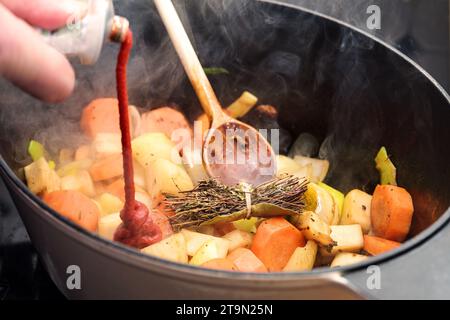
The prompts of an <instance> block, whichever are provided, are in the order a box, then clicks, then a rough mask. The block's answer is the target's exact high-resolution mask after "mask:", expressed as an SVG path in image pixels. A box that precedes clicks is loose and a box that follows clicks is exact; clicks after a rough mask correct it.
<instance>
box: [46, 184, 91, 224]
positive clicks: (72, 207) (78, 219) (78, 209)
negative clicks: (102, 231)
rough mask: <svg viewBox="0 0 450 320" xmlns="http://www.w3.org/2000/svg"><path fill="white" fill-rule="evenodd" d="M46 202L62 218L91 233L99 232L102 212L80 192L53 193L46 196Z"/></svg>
mask: <svg viewBox="0 0 450 320" xmlns="http://www.w3.org/2000/svg"><path fill="white" fill-rule="evenodd" d="M43 200H44V202H45V203H47V204H48V206H49V207H51V208H52V209H54V210H56V211H57V212H59V213H60V214H61V215H62V216H64V217H66V218H67V219H69V220H71V221H73V222H75V223H76V224H78V225H80V226H81V227H83V228H85V229H87V230H89V231H97V227H98V219H99V216H100V210H99V208H98V207H97V205H96V204H95V203H94V202H93V201H92V200H91V199H89V198H88V197H87V196H85V195H84V194H82V193H81V192H79V191H73V190H66V191H53V192H50V193H47V194H45V195H44V198H43Z"/></svg>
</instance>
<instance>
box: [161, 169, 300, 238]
mask: <svg viewBox="0 0 450 320" xmlns="http://www.w3.org/2000/svg"><path fill="white" fill-rule="evenodd" d="M307 183H308V182H307V180H306V179H299V178H298V177H294V176H289V175H285V176H282V177H278V178H275V179H273V180H271V181H268V182H266V183H263V184H261V185H259V186H257V187H255V188H251V189H250V190H248V189H246V188H243V186H242V185H237V186H234V187H229V186H226V185H223V184H221V183H219V182H218V181H217V180H214V179H211V180H204V181H201V182H200V183H199V185H198V186H197V187H196V188H195V189H194V190H191V191H186V192H182V193H180V194H178V195H170V194H166V195H165V196H166V201H165V204H166V205H167V208H168V210H169V211H171V210H173V211H174V212H175V214H174V215H173V216H172V217H171V218H170V222H171V224H172V226H173V227H174V228H175V229H176V230H178V229H181V228H186V227H195V226H201V225H211V224H215V223H224V222H233V221H237V220H240V219H244V218H250V217H260V218H261V217H262V218H267V217H275V216H295V215H299V214H300V213H301V212H302V211H303V208H304V198H303V195H304V193H305V191H306V189H307ZM248 195H249V196H250V204H249V203H248V202H247V201H246V198H248ZM247 200H248V199H247Z"/></svg>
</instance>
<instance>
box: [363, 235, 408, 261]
mask: <svg viewBox="0 0 450 320" xmlns="http://www.w3.org/2000/svg"><path fill="white" fill-rule="evenodd" d="M400 245H401V243H400V242H396V241H391V240H386V239H383V238H379V237H374V236H368V235H364V248H363V249H364V251H366V252H367V253H369V254H370V255H372V256H376V255H378V254H382V253H384V252H387V251H390V250H393V249H395V248H397V247H399V246H400Z"/></svg>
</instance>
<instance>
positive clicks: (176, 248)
mask: <svg viewBox="0 0 450 320" xmlns="http://www.w3.org/2000/svg"><path fill="white" fill-rule="evenodd" d="M141 252H143V253H146V254H148V255H152V256H155V257H158V258H162V259H167V260H170V261H174V262H180V263H187V262H188V255H187V250H186V240H185V239H184V236H183V235H182V234H181V233H176V234H174V235H171V236H170V237H168V238H165V239H163V240H161V241H160V242H157V243H155V244H152V245H150V246H148V247H146V248H144V249H141Z"/></svg>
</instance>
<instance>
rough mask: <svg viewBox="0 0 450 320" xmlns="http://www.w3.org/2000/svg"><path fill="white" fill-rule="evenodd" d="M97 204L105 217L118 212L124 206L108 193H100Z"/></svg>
mask: <svg viewBox="0 0 450 320" xmlns="http://www.w3.org/2000/svg"><path fill="white" fill-rule="evenodd" d="M97 202H98V203H99V204H100V207H101V212H102V213H103V214H105V215H108V214H111V213H114V212H120V211H121V210H122V209H123V206H124V203H123V202H122V200H120V199H119V198H118V197H116V196H115V195H112V194H111V193H108V192H105V193H102V194H101V195H100V197H98V200H97Z"/></svg>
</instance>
